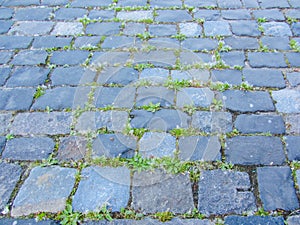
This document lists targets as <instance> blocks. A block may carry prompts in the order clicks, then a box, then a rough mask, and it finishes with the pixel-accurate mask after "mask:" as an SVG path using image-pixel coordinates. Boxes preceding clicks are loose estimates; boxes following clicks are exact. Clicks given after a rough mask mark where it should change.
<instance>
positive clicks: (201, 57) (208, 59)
mask: <svg viewBox="0 0 300 225" xmlns="http://www.w3.org/2000/svg"><path fill="white" fill-rule="evenodd" d="M179 61H180V63H181V64H185V65H193V64H198V65H202V64H204V63H211V64H212V63H213V62H215V60H214V57H212V55H211V54H210V53H202V52H193V51H190V50H185V49H184V51H182V52H181V53H180V56H179ZM175 71H176V70H175ZM198 71H199V70H198ZM202 71H205V70H202ZM171 72H172V71H171ZM175 74H176V73H175ZM177 74H187V73H186V72H182V71H177ZM185 77H187V78H188V79H191V78H192V77H191V76H185ZM172 78H173V79H174V77H172ZM175 79H178V80H181V79H186V78H181V77H177V78H175Z"/></svg>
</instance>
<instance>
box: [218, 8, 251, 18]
mask: <svg viewBox="0 0 300 225" xmlns="http://www.w3.org/2000/svg"><path fill="white" fill-rule="evenodd" d="M222 17H223V18H224V19H228V20H249V19H251V15H250V11H249V10H246V9H237V10H222Z"/></svg>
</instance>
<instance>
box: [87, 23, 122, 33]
mask: <svg viewBox="0 0 300 225" xmlns="http://www.w3.org/2000/svg"><path fill="white" fill-rule="evenodd" d="M120 26H121V23H117V22H103V23H90V24H88V25H87V27H86V33H87V34H94V35H114V34H118V33H120Z"/></svg>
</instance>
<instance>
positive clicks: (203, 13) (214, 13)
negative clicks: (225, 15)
mask: <svg viewBox="0 0 300 225" xmlns="http://www.w3.org/2000/svg"><path fill="white" fill-rule="evenodd" d="M194 18H195V19H204V20H205V21H217V20H219V19H220V18H221V12H220V10H207V9H200V10H197V11H196V12H195V13H194Z"/></svg>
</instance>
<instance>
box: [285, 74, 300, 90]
mask: <svg viewBox="0 0 300 225" xmlns="http://www.w3.org/2000/svg"><path fill="white" fill-rule="evenodd" d="M286 76H287V79H288V81H289V83H290V84H291V85H292V86H293V87H296V86H298V85H299V84H300V72H292V73H287V75H286Z"/></svg>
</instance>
